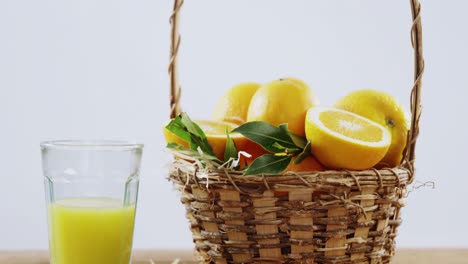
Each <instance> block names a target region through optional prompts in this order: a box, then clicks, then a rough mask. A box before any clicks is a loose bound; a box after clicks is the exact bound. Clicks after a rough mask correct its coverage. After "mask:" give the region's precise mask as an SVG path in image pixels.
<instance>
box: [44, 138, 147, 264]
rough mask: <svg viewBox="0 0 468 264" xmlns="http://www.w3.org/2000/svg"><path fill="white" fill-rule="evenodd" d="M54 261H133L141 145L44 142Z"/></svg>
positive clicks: (121, 263)
mask: <svg viewBox="0 0 468 264" xmlns="http://www.w3.org/2000/svg"><path fill="white" fill-rule="evenodd" d="M40 146H41V153H42V168H43V175H44V184H45V196H46V203H47V215H48V223H49V224H48V225H49V228H48V229H49V250H50V258H51V263H52V264H85V263H86V264H129V263H130V258H131V252H132V241H133V229H134V221H135V210H136V205H137V198H138V184H139V170H140V164H141V156H142V151H143V145H142V144H133V143H129V142H124V141H48V142H43V143H41V145H40Z"/></svg>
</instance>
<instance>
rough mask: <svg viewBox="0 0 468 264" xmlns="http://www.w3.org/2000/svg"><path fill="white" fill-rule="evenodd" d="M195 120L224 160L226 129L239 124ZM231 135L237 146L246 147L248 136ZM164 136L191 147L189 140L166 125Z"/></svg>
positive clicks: (169, 141)
mask: <svg viewBox="0 0 468 264" xmlns="http://www.w3.org/2000/svg"><path fill="white" fill-rule="evenodd" d="M194 122H195V123H197V124H198V125H199V126H200V128H201V129H202V130H203V132H204V133H205V135H206V138H207V140H208V143H209V144H210V145H211V148H212V149H213V152H214V154H215V155H216V157H217V158H218V159H220V160H224V151H225V149H226V141H227V136H226V129H227V130H228V131H232V130H233V129H235V128H236V127H237V124H234V123H229V122H214V121H207V120H196V121H194ZM229 136H230V137H231V138H232V140H233V141H234V144H236V147H237V148H239V147H240V148H244V146H245V145H246V141H247V138H245V137H244V136H242V135H241V134H239V133H231V134H229ZM164 137H165V138H166V142H167V143H177V144H179V145H181V146H184V147H186V148H188V147H189V144H188V142H186V141H184V140H183V139H181V138H180V137H178V136H177V135H175V134H174V133H172V132H170V131H169V130H168V129H167V128H166V127H164Z"/></svg>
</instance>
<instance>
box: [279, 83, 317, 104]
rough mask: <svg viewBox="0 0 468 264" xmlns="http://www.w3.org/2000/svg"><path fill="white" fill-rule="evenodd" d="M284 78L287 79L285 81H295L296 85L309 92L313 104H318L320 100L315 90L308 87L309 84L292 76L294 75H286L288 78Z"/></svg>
mask: <svg viewBox="0 0 468 264" xmlns="http://www.w3.org/2000/svg"><path fill="white" fill-rule="evenodd" d="M284 80H287V81H290V82H293V83H295V84H296V85H297V86H299V87H301V88H302V89H304V90H305V91H306V92H309V93H310V94H311V98H312V103H313V105H319V104H320V102H319V100H318V97H317V95H316V94H315V91H314V90H313V89H311V88H310V86H309V85H308V84H307V83H306V82H305V81H303V80H301V79H298V78H294V77H288V78H285V79H284Z"/></svg>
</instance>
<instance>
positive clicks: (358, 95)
mask: <svg viewBox="0 0 468 264" xmlns="http://www.w3.org/2000/svg"><path fill="white" fill-rule="evenodd" d="M335 107H337V108H340V109H343V110H347V111H350V112H353V113H356V114H358V115H361V116H364V117H366V118H369V119H370V120H372V121H374V122H376V123H379V124H380V125H382V126H384V127H386V128H387V129H388V130H389V131H390V133H391V134H392V143H391V145H390V148H389V149H388V152H387V154H386V155H385V157H384V158H383V159H382V160H381V161H380V162H379V163H380V164H381V165H382V166H387V167H395V166H398V165H399V164H400V163H401V160H402V158H403V150H404V149H405V146H406V139H407V136H408V130H409V128H410V118H409V114H408V112H407V111H406V110H405V109H404V107H403V106H402V105H401V104H400V103H398V101H397V100H396V99H395V98H394V97H393V96H391V95H390V94H387V93H385V92H382V91H377V90H358V91H354V92H352V93H350V94H348V95H347V96H345V97H343V98H341V99H340V100H339V101H338V102H337V103H336V104H335Z"/></svg>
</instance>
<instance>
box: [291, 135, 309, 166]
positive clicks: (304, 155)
mask: <svg viewBox="0 0 468 264" xmlns="http://www.w3.org/2000/svg"><path fill="white" fill-rule="evenodd" d="M310 149H311V144H310V141H307V144H306V146H305V148H304V149H303V150H302V152H301V153H300V154H299V155H297V157H296V158H295V159H294V164H299V163H301V162H302V161H303V160H304V159H305V158H307V156H310V155H312V153H311V152H310Z"/></svg>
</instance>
